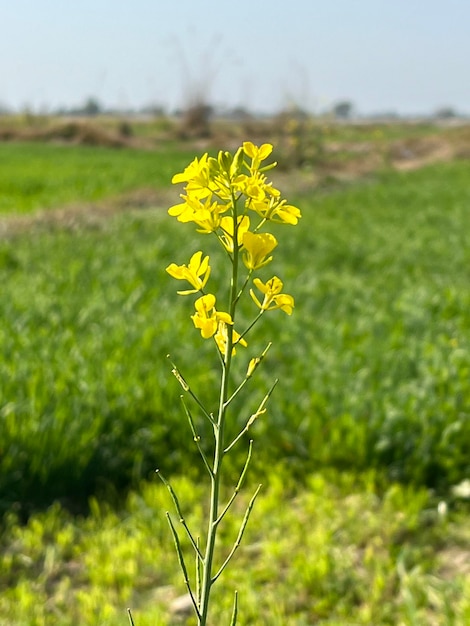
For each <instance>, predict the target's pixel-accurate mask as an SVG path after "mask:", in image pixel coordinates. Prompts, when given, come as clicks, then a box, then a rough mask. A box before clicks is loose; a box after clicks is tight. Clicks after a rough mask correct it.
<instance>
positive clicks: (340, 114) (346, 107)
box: [332, 100, 354, 120]
mask: <svg viewBox="0 0 470 626" xmlns="http://www.w3.org/2000/svg"><path fill="white" fill-rule="evenodd" d="M353 110H354V105H353V103H352V102H351V101H350V100H340V101H339V102H337V103H336V104H335V105H334V106H333V108H332V112H333V115H334V116H335V117H336V118H337V119H339V120H349V119H350V118H351V116H352V113H353Z"/></svg>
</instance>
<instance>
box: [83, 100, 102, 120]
mask: <svg viewBox="0 0 470 626" xmlns="http://www.w3.org/2000/svg"><path fill="white" fill-rule="evenodd" d="M102 111H103V109H102V107H101V104H100V103H99V102H98V100H97V99H96V98H88V100H86V101H85V104H84V105H83V107H82V108H81V110H79V112H80V113H82V114H83V115H89V116H93V115H99V114H100V113H102Z"/></svg>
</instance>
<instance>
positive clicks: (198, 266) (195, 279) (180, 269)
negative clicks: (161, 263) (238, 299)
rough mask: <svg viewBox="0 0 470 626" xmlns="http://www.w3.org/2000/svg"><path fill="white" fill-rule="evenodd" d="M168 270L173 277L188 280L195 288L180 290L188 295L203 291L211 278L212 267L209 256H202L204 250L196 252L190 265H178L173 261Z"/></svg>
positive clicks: (180, 292) (184, 294)
mask: <svg viewBox="0 0 470 626" xmlns="http://www.w3.org/2000/svg"><path fill="white" fill-rule="evenodd" d="M166 271H167V272H168V274H170V276H173V278H177V279H178V280H187V281H188V283H190V284H191V285H192V286H193V287H194V289H187V290H186V291H178V293H179V294H180V295H182V296H186V295H188V294H190V293H197V292H198V291H202V290H203V289H204V287H205V285H206V283H207V281H208V279H209V276H210V273H211V268H210V266H209V257H208V256H206V257H204V259H203V258H202V252H201V251H199V252H195V253H194V254H193V256H192V257H191V259H190V261H189V265H187V266H186V265H176V263H171V264H170V265H169V266H168V267H167V268H166Z"/></svg>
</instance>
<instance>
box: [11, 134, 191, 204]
mask: <svg viewBox="0 0 470 626" xmlns="http://www.w3.org/2000/svg"><path fill="white" fill-rule="evenodd" d="M189 156H190V155H189V154H188V153H185V152H183V151H181V150H176V149H175V148H172V147H171V146H169V145H168V146H165V148H164V149H161V150H158V151H139V150H131V149H127V148H122V149H120V150H116V149H112V148H96V147H93V148H92V147H87V146H70V145H69V146H65V145H47V144H46V145H45V144H22V143H11V144H9V143H0V163H1V168H0V213H11V212H13V213H28V212H31V211H34V210H37V209H49V208H53V207H58V206H61V205H63V204H66V203H72V202H76V201H80V202H90V201H95V200H99V199H101V198H104V197H106V196H109V195H116V194H120V193H122V192H125V191H129V190H131V189H135V188H136V187H148V188H152V189H154V188H160V187H162V186H166V185H168V184H169V182H170V180H171V177H172V175H173V173H174V172H175V171H178V170H179V169H181V168H182V167H183V166H184V165H185V163H186V162H187V161H188V158H189Z"/></svg>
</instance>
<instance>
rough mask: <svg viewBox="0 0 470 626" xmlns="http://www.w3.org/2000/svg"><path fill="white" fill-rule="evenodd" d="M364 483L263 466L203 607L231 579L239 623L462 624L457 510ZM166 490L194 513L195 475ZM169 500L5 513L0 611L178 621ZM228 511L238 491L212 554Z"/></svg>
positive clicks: (26, 621) (13, 619) (467, 615)
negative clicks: (235, 546)
mask: <svg viewBox="0 0 470 626" xmlns="http://www.w3.org/2000/svg"><path fill="white" fill-rule="evenodd" d="M375 482H376V480H375V476H374V475H373V473H371V472H369V473H367V474H364V475H363V476H362V478H358V477H357V476H353V475H349V474H347V473H342V474H337V473H331V472H330V473H329V475H328V474H327V476H325V475H320V474H311V475H309V476H307V477H306V479H305V482H304V485H303V486H302V488H301V489H300V490H299V489H298V487H296V486H295V485H294V484H293V483H292V481H291V480H290V479H289V477H288V475H286V474H285V471H284V470H283V469H282V468H281V467H278V468H274V471H272V472H271V473H270V477H269V478H268V480H267V484H266V485H265V487H264V489H263V491H262V495H261V496H260V498H259V500H258V501H257V505H256V507H255V511H254V513H253V518H252V523H251V524H250V525H249V526H248V528H247V531H246V535H245V538H244V543H243V547H242V548H241V550H240V551H239V552H238V554H237V556H236V558H235V561H234V562H233V567H231V568H230V569H229V570H227V576H226V577H224V578H223V579H222V580H221V587H220V588H219V589H218V593H217V595H216V604H215V612H214V619H216V620H218V622H219V623H225V622H226V621H227V620H228V616H229V614H230V602H231V597H232V594H233V590H234V589H235V588H237V589H238V591H239V598H240V624H241V626H243V625H244V624H252V625H254V626H256V625H261V624H272V625H274V626H276V625H279V626H284V625H285V624H290V625H292V626H304V625H307V624H329V625H333V624H335V625H338V626H339V625H340V624H341V625H342V626H344V625H346V624H351V625H352V624H354V625H359V624H364V625H365V624H368V625H370V624H374V626H379V625H382V624H384V625H385V624H410V625H411V624H443V625H444V624H462V625H463V624H466V623H468V620H469V619H470V602H469V597H470V596H469V592H470V586H469V585H470V578H469V574H468V568H466V566H465V560H464V559H465V555H468V541H469V540H470V535H469V533H468V531H469V528H468V525H467V524H466V523H465V515H464V514H463V512H461V513H458V511H454V512H453V514H452V516H450V517H449V516H447V515H445V514H442V513H441V514H440V513H438V512H437V509H436V503H435V502H434V503H433V502H432V500H430V498H429V495H428V493H427V492H426V491H425V490H416V489H413V490H410V489H407V488H404V487H400V486H397V485H393V486H390V487H389V488H388V489H387V490H386V491H385V492H384V493H382V494H381V495H378V494H377V492H376V487H375ZM175 489H176V490H177V492H178V493H179V494H180V499H181V500H182V501H184V502H185V514H187V516H188V518H187V521H188V522H189V523H190V524H192V525H195V524H198V523H200V522H201V518H202V517H203V515H204V510H203V509H202V508H201V505H200V502H201V498H202V493H201V487H200V486H195V484H194V483H193V482H191V481H190V480H188V479H186V478H184V479H179V480H176V481H175ZM280 503H283V506H281V507H280V506H279V504H280ZM245 504H246V502H245ZM169 507H171V502H170V501H169V496H168V493H167V492H166V490H165V489H164V488H163V487H160V485H157V484H156V483H153V484H144V485H142V486H141V488H140V489H139V491H138V492H136V493H133V494H131V495H130V496H129V498H128V500H127V503H126V505H125V507H123V509H122V510H121V512H120V513H116V512H115V511H113V510H111V509H110V508H109V507H107V506H105V505H103V504H99V503H98V502H97V501H96V500H93V501H92V515H91V516H90V517H88V518H87V519H76V518H71V517H70V516H68V515H67V514H66V513H64V511H62V510H61V509H60V508H59V507H58V506H54V507H52V508H51V509H49V510H48V511H47V512H45V513H43V514H40V515H39V514H38V515H35V516H34V517H33V518H31V519H30V521H29V522H28V524H27V525H26V526H24V527H22V526H18V525H17V524H16V523H15V519H14V517H13V516H10V517H9V518H8V535H7V537H8V541H7V542H5V538H4V539H3V546H2V550H1V553H0V554H1V556H0V590H1V594H0V624H2V625H3V624H4V625H5V626H6V625H7V624H12V623H15V624H18V625H24V626H42V625H43V624H57V625H58V626H69V625H70V626H72V625H74V624H78V623H80V624H92V623H95V624H101V625H103V626H104V625H106V626H112V625H116V626H117V625H118V624H122V623H124V622H125V611H126V607H128V606H130V607H132V611H133V616H134V620H135V623H136V624H140V625H142V626H146V625H148V626H150V625H152V626H166V625H170V624H176V623H181V621H180V619H178V618H177V615H175V614H172V612H171V607H172V604H173V601H174V599H175V598H176V597H178V596H179V595H180V594H182V593H183V585H182V581H181V574H180V572H179V571H178V566H177V563H176V558H172V557H173V555H170V554H169V550H170V545H171V538H170V533H169V530H168V527H167V525H166V520H165V516H164V511H165V510H166V509H167V508H169ZM242 514H243V503H242V502H240V505H239V506H238V507H237V513H236V514H235V516H234V517H233V519H231V520H230V521H229V525H228V528H227V530H226V533H225V534H224V537H223V539H222V544H223V545H222V546H221V552H222V553H224V552H225V553H226V552H227V551H228V550H229V549H230V544H231V542H232V541H233V540H234V538H235V536H236V534H237V531H238V524H239V522H240V520H239V519H238V518H237V516H241V515H242ZM307 528H308V532H306V529H307ZM459 555H460V560H459V558H458V557H459ZM462 557H463V558H462Z"/></svg>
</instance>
